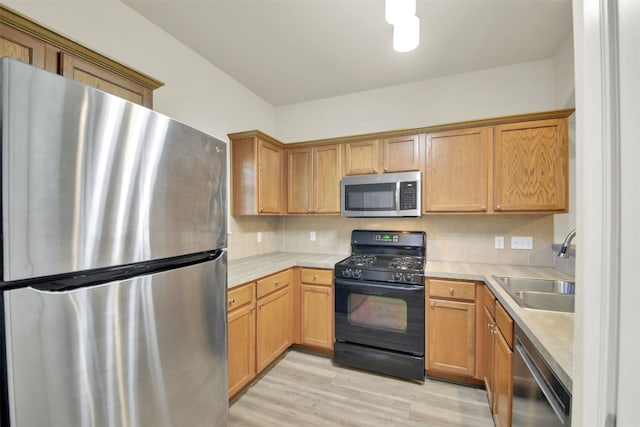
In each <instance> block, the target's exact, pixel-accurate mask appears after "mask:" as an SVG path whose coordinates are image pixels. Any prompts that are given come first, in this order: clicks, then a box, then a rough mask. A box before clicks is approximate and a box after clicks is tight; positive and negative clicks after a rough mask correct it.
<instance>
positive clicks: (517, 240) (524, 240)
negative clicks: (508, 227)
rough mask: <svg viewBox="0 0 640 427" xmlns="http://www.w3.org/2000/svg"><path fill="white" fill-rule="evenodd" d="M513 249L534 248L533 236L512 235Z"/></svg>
mask: <svg viewBox="0 0 640 427" xmlns="http://www.w3.org/2000/svg"><path fill="white" fill-rule="evenodd" d="M511 249H526V250H531V249H533V237H531V236H512V237H511Z"/></svg>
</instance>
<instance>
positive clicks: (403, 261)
mask: <svg viewBox="0 0 640 427" xmlns="http://www.w3.org/2000/svg"><path fill="white" fill-rule="evenodd" d="M423 266H424V260H423V258H416V257H398V258H393V259H392V260H391V262H390V263H389V268H390V269H393V270H421V269H422V268H423Z"/></svg>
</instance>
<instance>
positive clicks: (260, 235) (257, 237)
mask: <svg viewBox="0 0 640 427" xmlns="http://www.w3.org/2000/svg"><path fill="white" fill-rule="evenodd" d="M256 240H257V241H258V243H260V242H262V231H258V234H257V235H256Z"/></svg>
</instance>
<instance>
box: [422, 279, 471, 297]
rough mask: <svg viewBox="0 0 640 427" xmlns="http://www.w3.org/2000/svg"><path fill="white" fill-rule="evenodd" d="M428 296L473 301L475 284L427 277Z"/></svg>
mask: <svg viewBox="0 0 640 427" xmlns="http://www.w3.org/2000/svg"><path fill="white" fill-rule="evenodd" d="M429 296H431V297H439V298H455V299H463V300H469V301H474V300H475V299H476V284H475V283H473V282H458V281H454V280H437V279H429Z"/></svg>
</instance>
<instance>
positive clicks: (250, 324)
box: [227, 282, 256, 397]
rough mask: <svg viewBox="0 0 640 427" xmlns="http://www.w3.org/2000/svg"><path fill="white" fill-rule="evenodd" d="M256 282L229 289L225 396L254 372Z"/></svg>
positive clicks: (233, 392) (239, 386)
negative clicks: (227, 370) (227, 387)
mask: <svg viewBox="0 0 640 427" xmlns="http://www.w3.org/2000/svg"><path fill="white" fill-rule="evenodd" d="M255 296H256V283H255V282H251V283H247V284H245V285H242V286H239V287H236V288H234V289H232V290H230V291H229V294H228V297H227V307H228V310H229V311H228V315H227V318H228V368H229V397H231V396H234V395H235V394H236V393H237V392H238V391H240V390H241V389H242V388H243V387H244V386H245V385H247V384H248V383H249V382H251V380H252V379H253V378H254V377H255V376H256V350H255V349H256V298H255Z"/></svg>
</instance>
